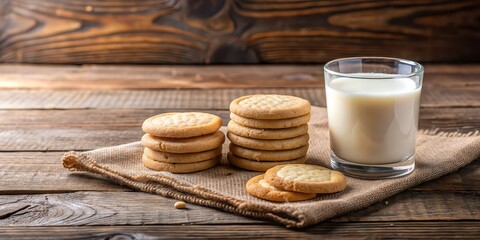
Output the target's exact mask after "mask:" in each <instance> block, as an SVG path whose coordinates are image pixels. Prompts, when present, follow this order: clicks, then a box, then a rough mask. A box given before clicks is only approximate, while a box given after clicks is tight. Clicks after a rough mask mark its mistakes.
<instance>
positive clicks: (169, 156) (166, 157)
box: [143, 146, 222, 163]
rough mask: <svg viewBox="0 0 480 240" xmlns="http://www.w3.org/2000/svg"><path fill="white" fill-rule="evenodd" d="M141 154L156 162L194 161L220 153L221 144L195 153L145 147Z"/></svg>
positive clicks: (210, 157)
mask: <svg viewBox="0 0 480 240" xmlns="http://www.w3.org/2000/svg"><path fill="white" fill-rule="evenodd" d="M143 154H145V155H146V156H147V157H149V158H151V159H153V160H155V161H158V162H166V163H194V162H201V161H205V160H208V159H212V158H214V157H216V156H218V155H220V154H222V146H220V147H218V148H215V149H212V150H208V151H204V152H196V153H168V152H159V151H155V150H152V149H150V148H145V149H144V151H143Z"/></svg>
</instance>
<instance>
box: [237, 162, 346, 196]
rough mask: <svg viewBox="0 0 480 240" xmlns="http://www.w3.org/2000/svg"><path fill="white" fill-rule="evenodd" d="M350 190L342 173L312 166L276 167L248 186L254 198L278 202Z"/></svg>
mask: <svg viewBox="0 0 480 240" xmlns="http://www.w3.org/2000/svg"><path fill="white" fill-rule="evenodd" d="M346 187H347V179H346V177H345V176H344V175H343V174H342V173H341V172H337V171H334V170H330V169H328V168H324V167H321V166H317V165H310V164H286V165H280V166H275V167H273V168H270V169H268V170H267V172H265V174H262V175H259V176H256V177H253V178H252V179H250V180H249V181H248V182H247V185H246V189H247V192H248V193H249V194H250V195H252V196H255V197H257V198H261V199H265V200H269V201H274V202H294V201H303V200H308V199H312V198H314V197H315V196H317V194H329V193H336V192H340V191H343V190H344V189H345V188H346Z"/></svg>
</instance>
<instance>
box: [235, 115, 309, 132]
mask: <svg viewBox="0 0 480 240" xmlns="http://www.w3.org/2000/svg"><path fill="white" fill-rule="evenodd" d="M230 119H232V121H234V122H236V123H238V124H240V125H242V126H245V127H251V128H262V129H279V128H291V127H298V126H301V125H303V124H307V123H308V121H310V113H308V114H305V115H303V116H300V117H295V118H286V119H277V120H272V119H252V118H245V117H242V116H238V115H236V114H234V113H230Z"/></svg>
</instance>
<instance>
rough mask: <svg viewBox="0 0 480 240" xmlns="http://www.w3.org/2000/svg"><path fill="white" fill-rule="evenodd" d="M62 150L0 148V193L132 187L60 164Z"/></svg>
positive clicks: (107, 189)
mask: <svg viewBox="0 0 480 240" xmlns="http://www.w3.org/2000/svg"><path fill="white" fill-rule="evenodd" d="M63 154H64V153H63V152H46V153H45V152H11V153H9V152H3V153H1V154H0V176H1V177H2V184H1V185H0V194H39V193H68V192H76V191H109V192H113V191H132V190H131V189H130V188H128V187H123V186H119V185H117V184H114V183H112V182H110V181H108V180H107V179H105V178H102V177H100V176H99V175H96V174H87V173H73V172H70V171H68V170H67V169H65V168H63V166H62V164H61V157H62V155H63Z"/></svg>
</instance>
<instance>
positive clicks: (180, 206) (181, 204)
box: [173, 201, 187, 209]
mask: <svg viewBox="0 0 480 240" xmlns="http://www.w3.org/2000/svg"><path fill="white" fill-rule="evenodd" d="M173 206H174V207H175V208H176V209H183V208H187V204H186V203H185V202H182V201H179V202H176V203H175V204H173Z"/></svg>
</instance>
